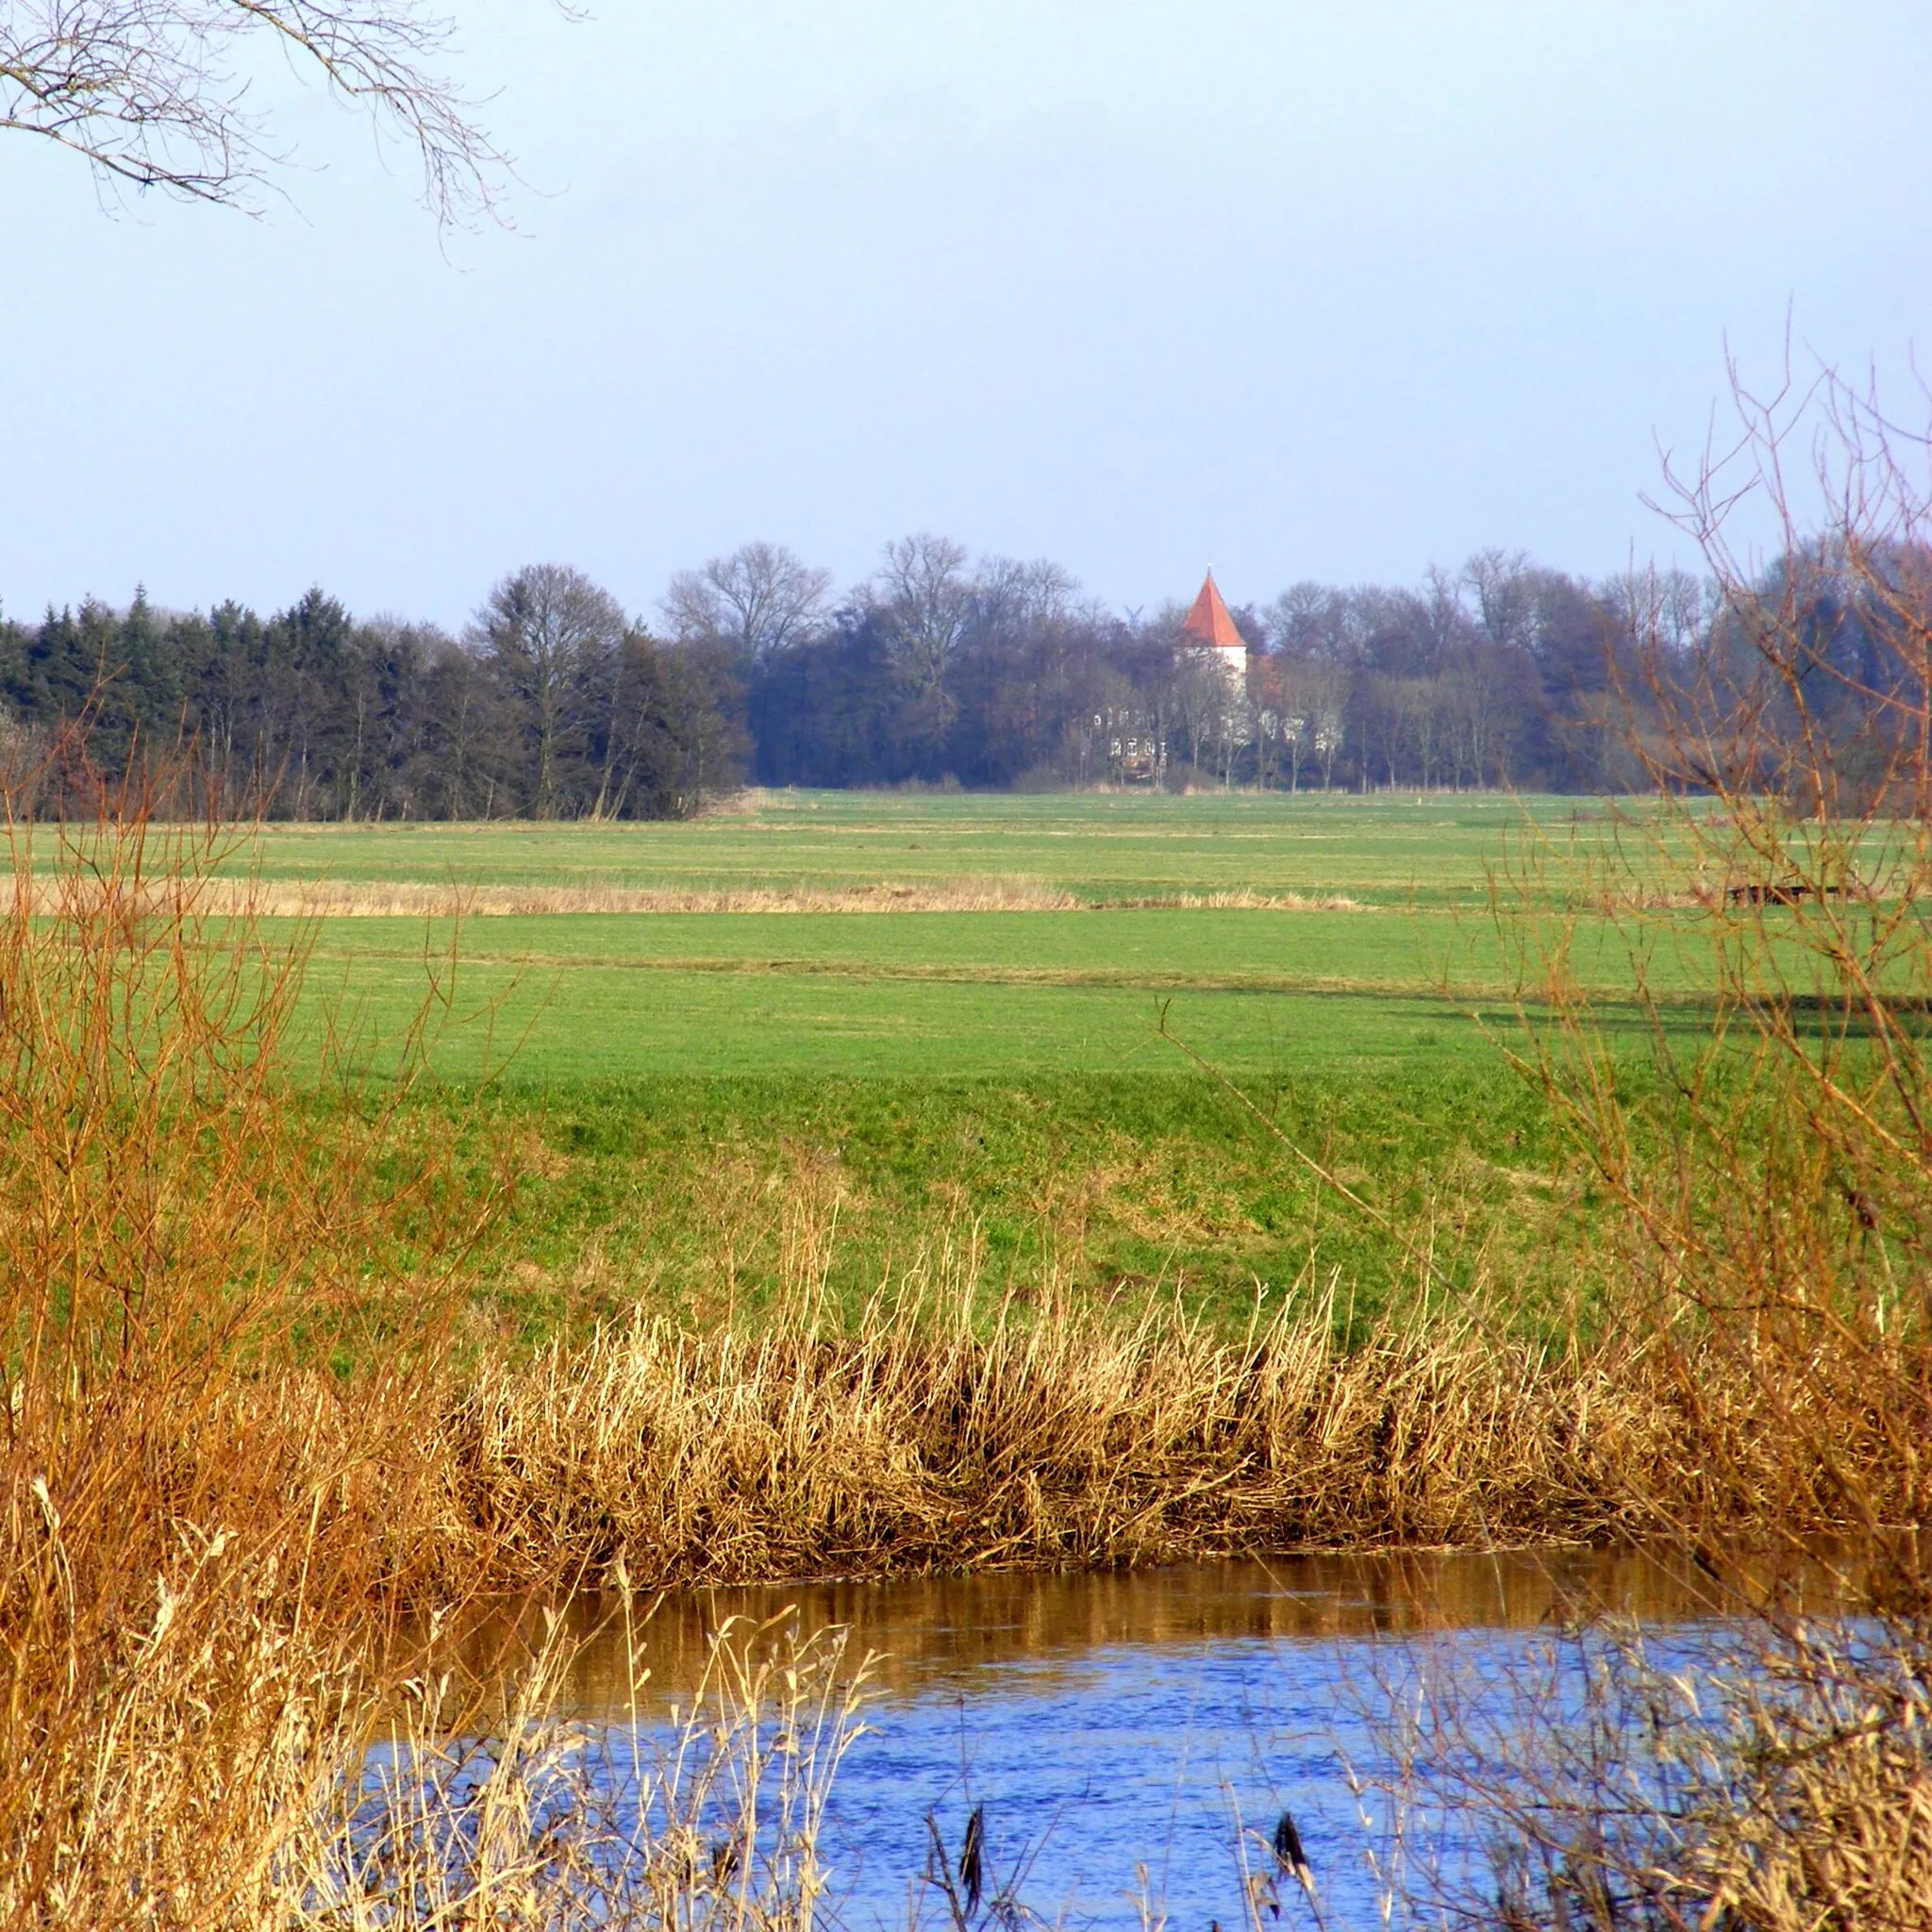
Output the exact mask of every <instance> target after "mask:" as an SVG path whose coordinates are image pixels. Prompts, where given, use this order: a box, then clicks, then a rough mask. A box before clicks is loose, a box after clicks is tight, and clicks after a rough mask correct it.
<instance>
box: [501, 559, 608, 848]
mask: <svg viewBox="0 0 1932 1932" xmlns="http://www.w3.org/2000/svg"><path fill="white" fill-rule="evenodd" d="M628 629H629V625H627V624H626V623H625V615H624V609H623V607H622V606H621V605H620V604H619V603H618V601H617V599H616V598H615V597H613V596H612V595H611V594H610V593H609V591H606V590H604V589H602V588H601V587H600V586H598V585H596V584H594V583H592V582H591V579H590V578H589V577H587V576H586V575H584V574H583V572H582V571H580V570H572V569H570V568H569V567H568V566H567V565H565V564H560V563H534V564H529V565H526V566H525V568H524V569H522V570H520V571H518V572H517V573H516V575H514V576H508V577H505V578H504V580H503V581H502V582H501V583H500V584H498V585H497V587H496V588H495V590H493V591H491V593H490V597H489V600H488V601H487V602H486V603H485V604H484V606H483V608H482V609H480V610H479V611H478V612H477V613H476V618H475V624H474V625H472V627H471V631H470V637H471V641H472V642H473V643H474V644H475V645H477V646H478V647H480V648H481V649H482V650H484V651H485V652H487V653H488V654H489V656H490V657H491V658H493V659H494V660H495V662H496V664H497V666H498V668H499V670H500V672H501V674H502V677H503V681H504V684H505V687H506V688H507V689H508V691H510V692H512V693H513V694H514V696H515V697H516V698H517V700H518V701H519V702H520V703H521V704H522V705H523V706H524V707H525V713H526V717H527V720H528V729H529V732H530V737H531V741H532V749H533V750H534V752H535V755H536V756H535V765H536V796H535V798H534V799H533V800H532V804H533V806H534V808H535V814H536V816H537V817H538V818H540V819H547V818H555V817H556V816H557V812H558V801H559V786H558V757H559V754H560V752H561V749H562V738H563V730H564V724H565V719H566V715H567V712H568V708H569V704H570V699H571V695H572V692H573V691H574V690H575V687H576V686H577V685H578V684H579V683H580V682H581V681H582V680H583V679H584V678H585V677H586V676H587V675H590V676H594V675H596V674H597V673H598V671H599V670H600V669H601V666H602V664H603V661H604V659H605V658H607V657H608V655H609V654H610V653H611V652H613V651H615V650H617V649H618V648H619V647H620V646H621V645H622V644H623V641H624V638H625V632H626V631H627V630H628Z"/></svg>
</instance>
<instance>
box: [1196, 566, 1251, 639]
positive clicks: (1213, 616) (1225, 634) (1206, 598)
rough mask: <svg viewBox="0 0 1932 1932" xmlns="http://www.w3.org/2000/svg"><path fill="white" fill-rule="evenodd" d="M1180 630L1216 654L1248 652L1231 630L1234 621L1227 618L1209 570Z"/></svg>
mask: <svg viewBox="0 0 1932 1932" xmlns="http://www.w3.org/2000/svg"><path fill="white" fill-rule="evenodd" d="M1181 629H1182V630H1183V631H1185V632H1186V633H1187V635H1188V636H1189V637H1191V638H1192V639H1193V640H1194V641H1195V642H1196V643H1202V644H1209V645H1212V646H1213V648H1214V649H1216V650H1218V651H1245V650H1246V649H1247V648H1248V644H1247V640H1246V639H1245V638H1243V637H1242V636H1241V632H1240V631H1238V630H1237V629H1236V628H1235V627H1234V619H1233V618H1231V617H1230V616H1229V615H1228V614H1227V606H1226V605H1225V604H1224V603H1223V602H1222V598H1221V590H1220V587H1219V586H1218V585H1217V584H1216V583H1215V581H1214V573H1213V572H1212V571H1211V570H1210V571H1209V572H1208V576H1207V579H1206V581H1205V582H1204V583H1203V584H1202V586H1201V594H1200V595H1199V596H1198V597H1196V598H1195V599H1194V608H1192V609H1191V611H1189V612H1188V618H1187V622H1186V623H1185V624H1183V625H1181Z"/></svg>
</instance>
